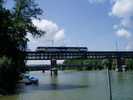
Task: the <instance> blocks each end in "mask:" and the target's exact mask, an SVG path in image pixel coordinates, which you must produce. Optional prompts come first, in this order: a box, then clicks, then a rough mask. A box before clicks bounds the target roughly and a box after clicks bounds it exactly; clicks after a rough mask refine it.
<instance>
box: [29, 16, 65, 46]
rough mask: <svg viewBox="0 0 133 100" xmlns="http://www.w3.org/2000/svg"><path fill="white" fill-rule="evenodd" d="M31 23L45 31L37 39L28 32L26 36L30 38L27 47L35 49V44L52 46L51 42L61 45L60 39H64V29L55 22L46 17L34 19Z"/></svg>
mask: <svg viewBox="0 0 133 100" xmlns="http://www.w3.org/2000/svg"><path fill="white" fill-rule="evenodd" d="M33 24H34V25H35V26H37V28H39V29H41V30H43V31H45V32H46V34H45V35H43V36H42V37H40V38H37V39H36V38H33V37H32V35H31V34H28V36H27V37H28V38H29V40H30V42H29V43H28V47H29V48H30V49H35V48H36V47H37V46H52V44H53V42H54V44H58V45H62V42H61V41H64V37H65V33H64V29H61V28H60V27H59V26H58V25H57V24H56V23H54V22H52V21H50V20H46V19H42V20H36V19H34V20H33Z"/></svg>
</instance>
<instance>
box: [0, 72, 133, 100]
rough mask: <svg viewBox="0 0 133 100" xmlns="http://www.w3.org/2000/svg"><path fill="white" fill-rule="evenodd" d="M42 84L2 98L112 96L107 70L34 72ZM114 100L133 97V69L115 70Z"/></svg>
mask: <svg viewBox="0 0 133 100" xmlns="http://www.w3.org/2000/svg"><path fill="white" fill-rule="evenodd" d="M30 74H31V75H33V76H36V77H38V78H39V85H38V86H37V85H29V86H24V88H23V90H22V92H21V93H19V94H16V95H11V96H1V97H0V100H109V89H108V77H107V71H106V70H102V71H59V74H58V76H57V77H55V76H53V77H51V76H50V73H49V72H46V73H42V72H30ZM111 84H112V96H113V100H133V72H115V71H112V72H111Z"/></svg>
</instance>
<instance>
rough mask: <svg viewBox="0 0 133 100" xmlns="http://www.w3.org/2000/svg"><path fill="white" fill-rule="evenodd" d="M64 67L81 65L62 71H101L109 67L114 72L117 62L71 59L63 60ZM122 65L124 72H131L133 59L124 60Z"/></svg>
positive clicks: (113, 60)
mask: <svg viewBox="0 0 133 100" xmlns="http://www.w3.org/2000/svg"><path fill="white" fill-rule="evenodd" d="M63 64H65V65H81V66H82V67H78V66H77V67H76V66H75V67H70V66H68V67H66V68H63V69H64V70H65V69H67V70H69V69H70V70H71V69H76V70H97V69H98V70H101V69H105V68H107V67H109V69H112V70H115V69H116V68H117V61H116V59H112V60H108V59H103V60H101V59H77V60H74V59H71V60H65V61H64V63H63ZM123 65H124V66H125V68H126V69H125V70H133V59H124V61H123Z"/></svg>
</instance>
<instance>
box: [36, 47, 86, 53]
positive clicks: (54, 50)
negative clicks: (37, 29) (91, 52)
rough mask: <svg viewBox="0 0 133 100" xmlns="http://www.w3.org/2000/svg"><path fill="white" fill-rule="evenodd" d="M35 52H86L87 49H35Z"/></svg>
mask: <svg viewBox="0 0 133 100" xmlns="http://www.w3.org/2000/svg"><path fill="white" fill-rule="evenodd" d="M36 51H38V52H39V51H43V52H87V51H88V49H87V47H37V49H36Z"/></svg>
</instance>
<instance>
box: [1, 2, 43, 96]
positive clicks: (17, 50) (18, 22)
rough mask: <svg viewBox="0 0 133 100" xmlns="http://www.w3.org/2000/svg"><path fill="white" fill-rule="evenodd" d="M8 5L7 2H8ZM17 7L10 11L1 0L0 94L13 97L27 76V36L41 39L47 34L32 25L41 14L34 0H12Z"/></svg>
mask: <svg viewBox="0 0 133 100" xmlns="http://www.w3.org/2000/svg"><path fill="white" fill-rule="evenodd" d="M6 2H8V1H6ZM12 2H14V6H13V8H12V9H7V8H6V7H5V6H4V5H5V1H4V0H0V21H1V22H0V93H2V94H9V93H13V92H14V89H15V87H16V82H17V81H18V80H19V76H20V74H21V73H22V72H24V67H25V60H24V59H25V54H24V53H23V51H24V50H26V48H27V42H28V38H26V36H27V34H32V35H33V36H34V37H39V36H41V35H42V34H44V32H43V31H41V30H38V28H37V27H35V26H34V24H33V23H32V19H35V18H37V19H39V17H38V16H39V15H41V14H42V10H41V9H40V8H39V7H38V5H37V4H36V3H35V2H34V0H12Z"/></svg>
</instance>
